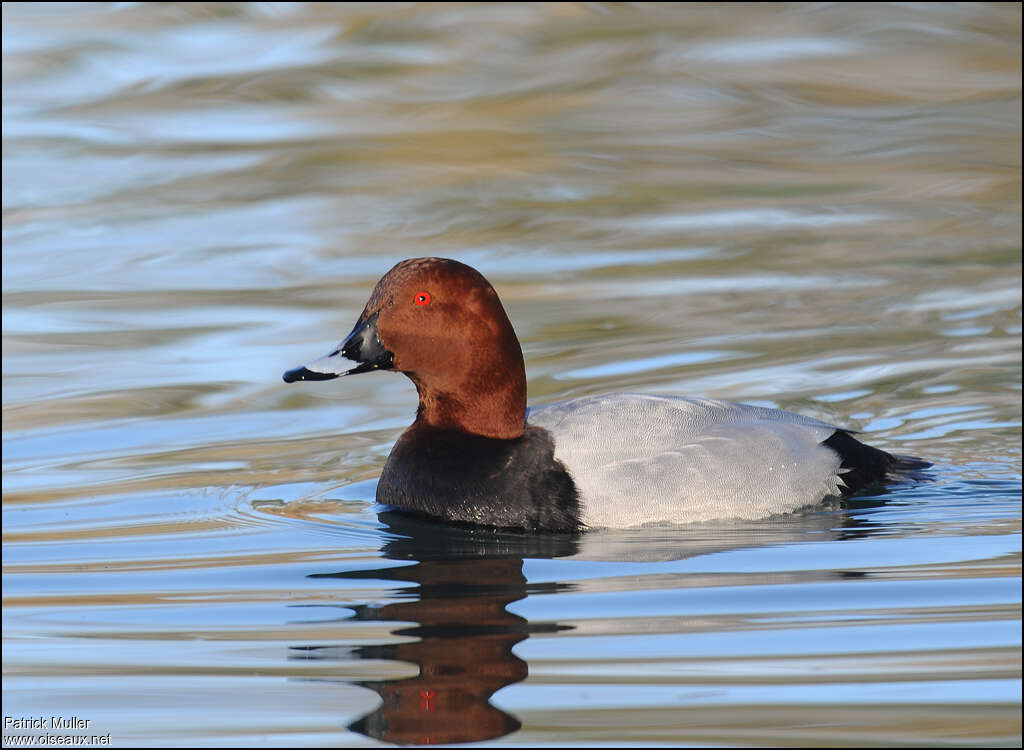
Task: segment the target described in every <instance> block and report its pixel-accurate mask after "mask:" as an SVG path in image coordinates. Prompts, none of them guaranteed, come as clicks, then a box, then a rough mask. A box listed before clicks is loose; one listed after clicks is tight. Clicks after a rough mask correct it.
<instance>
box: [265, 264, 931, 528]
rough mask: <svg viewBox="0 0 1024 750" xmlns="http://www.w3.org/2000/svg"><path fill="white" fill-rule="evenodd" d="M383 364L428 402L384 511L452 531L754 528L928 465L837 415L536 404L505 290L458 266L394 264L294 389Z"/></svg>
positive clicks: (406, 439) (393, 459)
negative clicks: (711, 523) (857, 434)
mask: <svg viewBox="0 0 1024 750" xmlns="http://www.w3.org/2000/svg"><path fill="white" fill-rule="evenodd" d="M353 363H354V364H355V366H354V367H352V364H353ZM374 370H397V371H399V372H401V373H403V374H405V375H406V376H407V377H408V378H409V379H410V380H412V382H413V383H414V384H415V385H416V390H417V392H418V394H419V408H418V409H417V411H416V420H415V421H414V422H413V423H412V425H411V426H410V427H409V428H408V429H406V430H405V432H404V433H402V435H401V437H399V439H398V441H397V442H396V443H395V445H394V448H392V450H391V453H390V455H389V456H388V459H387V463H386V464H385V465H384V470H383V472H382V473H381V476H380V481H379V482H378V484H377V502H379V503H381V504H383V505H388V506H392V507H394V508H398V509H400V510H404V511H410V512H415V513H421V514H425V515H428V516H433V517H438V518H441V519H445V520H447V521H451V522H462V523H471V524H483V525H489V526H496V527H506V528H519V529H529V530H538V531H556V532H572V533H574V532H578V531H582V530H584V529H586V528H591V527H613V528H626V527H631V526H639V525H643V524H652V523H691V522H697V521H708V520H713V519H725V518H739V519H755V518H762V517H766V516H770V515H773V514H777V513H786V512H791V511H795V510H798V509H800V508H804V507H806V506H809V505H814V504H816V503H820V502H822V501H823V500H826V499H829V498H842V497H847V496H849V495H851V494H853V493H855V492H857V491H858V490H860V489H863V488H864V487H867V486H869V485H872V484H876V483H879V482H883V481H886V480H887V479H893V478H900V477H901V476H904V475H906V474H907V472H909V471H912V470H914V469H917V468H921V467H923V466H927V465H928V464H927V463H925V462H922V461H919V460H917V459H912V458H909V457H902V456H893V455H890V454H889V453H886V452H885V451H881V450H878V449H877V448H872V447H870V446H868V445H865V444H863V443H861V442H859V441H858V440H857V439H856V438H854V437H853V435H852V434H851V433H850V431H848V430H844V429H842V428H840V427H836V426H834V425H831V424H828V423H827V422H822V421H819V420H817V419H812V418H809V417H804V416H801V415H799V414H794V413H791V412H787V411H782V410H780V409H770V408H765V407H760V406H751V405H748V404H740V403H733V402H729V401H720V400H716V399H706V398H682V397H670V396H651V395H644V394H634V393H609V394H604V395H597V396H587V397H584V398H577V399H572V400H570V401H564V402H561V403H555V404H550V405H545V406H537V407H533V408H531V409H529V411H528V410H527V406H526V368H525V366H524V364H523V353H522V349H521V348H520V346H519V340H518V339H517V337H516V334H515V331H514V330H513V328H512V324H511V322H509V318H508V315H507V314H506V313H505V309H504V308H503V307H502V305H501V301H500V300H499V299H498V295H497V293H496V292H495V291H494V287H492V286H491V284H490V283H489V282H488V281H487V279H485V278H484V277H483V275H481V274H480V273H479V272H478V271H477V270H476V269H474V268H471V267H470V266H467V265H465V264H463V263H460V262H458V261H455V260H449V259H446V258H412V259H409V260H404V261H402V262H401V263H399V264H398V265H396V266H395V267H394V268H392V269H391V270H390V271H388V272H387V273H386V274H385V275H384V276H383V277H382V278H381V280H380V281H379V282H378V283H377V286H376V287H375V288H374V290H373V293H372V294H371V295H370V300H369V301H368V302H367V303H366V307H365V308H364V309H363V312H362V314H361V315H360V316H359V320H358V321H357V322H356V325H355V327H354V328H353V329H352V332H351V333H349V335H348V336H346V337H345V339H344V341H342V342H341V344H339V345H338V347H337V348H335V349H334V350H333V351H331V353H330V354H328V355H327V356H325V357H322V358H320V359H317V360H315V361H313V362H310V363H308V364H306V365H303V366H301V367H297V368H295V369H292V370H289V371H288V372H286V373H285V374H284V380H285V382H288V383H292V382H296V381H300V380H330V379H332V378H337V377H339V376H342V375H356V374H359V373H364V372H372V371H374Z"/></svg>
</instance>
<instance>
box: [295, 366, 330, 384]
mask: <svg viewBox="0 0 1024 750" xmlns="http://www.w3.org/2000/svg"><path fill="white" fill-rule="evenodd" d="M283 377H284V382H286V383H295V382H296V381H299V380H334V379H335V378H336V377H338V376H337V375H336V374H334V373H333V372H313V371H312V370H307V369H306V368H305V367H296V368H295V369H294V370H289V371H288V372H286V373H285V374H284V375H283Z"/></svg>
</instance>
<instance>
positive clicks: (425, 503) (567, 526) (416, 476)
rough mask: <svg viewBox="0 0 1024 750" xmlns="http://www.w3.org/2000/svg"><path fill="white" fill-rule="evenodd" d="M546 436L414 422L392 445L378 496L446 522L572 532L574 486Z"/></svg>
mask: <svg viewBox="0 0 1024 750" xmlns="http://www.w3.org/2000/svg"><path fill="white" fill-rule="evenodd" d="M554 447H555V446H554V441H553V440H552V438H551V434H550V433H549V432H548V431H547V430H545V429H543V428H540V427H533V426H529V425H528V426H527V427H526V431H525V432H524V433H523V436H522V437H519V438H516V439H514V440H499V439H494V438H485V437H480V436H479V435H470V434H468V433H465V432H459V431H456V430H440V429H435V428H433V427H425V426H423V425H420V424H414V425H413V426H412V427H410V428H409V429H408V430H406V431H405V432H404V433H403V434H402V436H401V437H400V438H399V439H398V442H397V443H395V447H394V448H392V449H391V455H390V456H388V461H387V464H386V465H385V466H384V471H383V473H382V474H381V477H380V482H379V483H378V485H377V502H379V503H382V504H384V505H391V506H394V507H396V508H401V509H402V510H408V511H414V512H417V513H424V514H426V515H429V516H435V517H438V518H444V519H446V520H448V521H459V522H463V523H474V524H485V525H489V526H499V527H505V528H519V529H533V530H543V531H562V532H576V531H579V530H580V528H581V524H580V504H579V498H578V495H577V492H576V485H575V483H574V482H573V480H572V477H570V476H569V473H568V472H567V471H566V470H565V467H564V466H563V465H562V464H561V463H560V462H559V461H557V460H556V459H555V455H554Z"/></svg>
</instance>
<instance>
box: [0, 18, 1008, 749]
mask: <svg viewBox="0 0 1024 750" xmlns="http://www.w3.org/2000/svg"><path fill="white" fill-rule="evenodd" d="M1020 87H1021V6H1020V5H1019V4H1002V5H964V4H955V5H954V4H949V5H946V4H943V5H908V4H903V5H861V4H839V5H743V6H738V5H724V6H723V5H682V6H673V5H661V4H651V5H638V6H630V5H608V6H605V5H601V4H583V5H576V4H563V3H552V4H531V5H517V4H511V5H490V4H483V5H463V4H452V5H445V4H433V5H415V4H401V5H389V6H385V5H377V4H363V5H360V4H344V5H341V4H338V5H335V4H322V5H302V4H271V5H233V4H225V5H205V4H181V5H177V4H116V5H102V4H81V5H79V4H73V5H57V6H50V5H34V4H19V3H14V4H5V5H4V9H3V233H4V234H3V567H4V579H3V604H4V606H3V639H4V640H3V669H4V680H3V701H4V715H5V716H9V717H12V718H13V719H27V718H30V717H44V719H45V722H46V726H43V727H39V726H36V727H34V728H33V727H29V728H25V727H14V728H11V727H10V726H8V727H6V728H5V730H4V741H5V744H8V745H10V744H13V743H15V742H17V741H19V740H17V739H15V736H21V735H44V734H49V735H69V734H75V735H78V734H81V735H83V736H84V735H89V736H91V735H97V736H109V739H110V741H111V743H112V744H114V745H122V746H127V745H135V744H142V745H241V746H248V745H252V744H270V745H281V744H284V745H309V744H316V745H359V744H364V745H376V744H381V743H410V744H426V743H454V742H464V741H474V740H475V741H489V744H502V743H505V744H513V745H522V744H535V745H545V744H552V743H554V744H568V745H576V746H591V745H595V744H670V745H679V744H745V745H758V744H763V745H780V744H790V745H808V746H818V745H823V744H824V745H837V744H857V745H866V744H885V745H893V744H930V745H936V744H944V743H946V744H951V745H972V744H973V745H1019V744H1020V737H1021V719H1020V704H1021V682H1020V679H1021V668H1020V654H1021V651H1020V645H1021V619H1020V602H1021V588H1020V586H1021V582H1020V572H1021V558H1020V552H1021V536H1020V534H1021V523H1020V519H1021V500H1020V491H1021V479H1020V468H1021V431H1020V415H1021V89H1020ZM429 254H433V255H443V256H449V257H454V258H458V259H460V260H462V261H464V262H468V263H470V264H472V265H474V266H476V267H478V268H479V269H480V270H481V271H482V272H483V273H484V274H485V275H487V276H488V277H489V278H490V279H491V281H492V282H493V283H494V284H495V286H496V288H497V290H498V292H499V294H500V295H501V296H502V299H503V301H504V302H505V306H506V308H507V309H508V311H509V314H510V317H511V318H512V320H513V323H514V325H515V327H516V330H517V332H518V334H519V337H520V339H521V341H522V344H523V348H524V353H525V357H526V361H527V368H528V373H529V388H530V399H531V403H534V404H538V403H545V402H549V401H554V400H559V399H563V398H567V397H572V396H579V395H584V394H590V393H601V392H605V391H611V390H632V391H640V392H649V393H666V394H678V395H684V394H686V395H707V396H715V397H721V398H729V399H735V400H741V401H747V402H751V403H756V404H765V405H772V406H779V407H783V408H788V409H792V410H796V411H800V412H802V413H806V414H809V415H812V416H816V417H819V418H823V419H827V420H830V421H833V422H835V423H837V424H840V425H844V426H847V427H851V428H855V429H859V430H862V431H863V432H864V433H865V439H866V440H867V441H868V442H871V443H872V444H875V445H878V446H879V447H882V448H886V449H888V450H891V451H896V452H899V453H909V454H913V455H918V456H923V457H926V458H927V459H929V460H931V461H933V462H934V464H935V466H934V469H933V476H932V481H929V482H924V483H920V484H917V485H907V486H899V487H893V488H891V489H890V490H889V491H888V492H887V493H886V494H882V495H877V496H872V497H862V498H858V499H856V500H854V501H852V502H850V503H848V504H847V505H846V506H845V507H842V508H836V507H830V508H821V509H818V510H814V511H809V512H806V513H801V514H798V515H793V516H786V517H780V518H773V519H768V520H765V521H762V522H743V523H740V522H728V521H723V522H720V523H710V524H702V525H696V526H691V527H678V528H669V527H659V528H647V529H633V530H626V531H618V532H610V531H594V532H591V533H588V534H586V535H584V536H583V537H580V538H568V537H558V536H552V537H543V536H540V537H538V536H520V535H516V534H510V533H501V534H498V533H492V532H486V531H482V530H476V531H473V530H466V529H451V528H446V527H443V526H440V525H434V524H430V523H426V522H422V521H418V522H417V521H411V520H409V519H405V518H402V517H401V516H389V515H388V514H386V513H380V511H381V509H380V508H378V507H376V506H374V504H373V497H374V488H375V480H376V477H377V475H378V473H379V471H380V468H381V466H382V464H383V461H384V459H385V457H386V456H387V453H388V451H389V449H390V446H391V444H392V442H393V441H394V439H395V437H396V436H397V435H398V434H399V432H400V431H401V429H402V428H403V427H404V426H405V425H407V424H408V423H409V422H410V421H411V418H412V415H413V411H414V408H415V391H414V389H413V388H412V386H411V385H410V384H409V382H408V381H406V380H405V379H404V378H402V377H401V376H398V375H394V374H369V375H363V376H360V377H357V378H346V379H345V380H343V381H335V382H331V383H308V384H307V383H303V384H298V385H285V384H284V383H282V382H281V379H280V375H281V373H282V372H283V371H284V370H285V369H287V368H289V367H292V366H295V365H297V364H300V363H302V362H304V361H308V360H309V359H310V358H311V357H313V356H318V355H320V354H322V353H324V352H326V351H327V350H328V349H329V347H331V346H332V345H334V344H335V343H337V341H338V340H340V338H341V336H342V335H344V334H345V333H346V332H347V331H348V330H349V328H350V327H351V325H352V323H353V321H354V320H355V318H356V316H357V315H358V313H359V312H360V310H361V309H362V306H363V304H364V302H365V301H366V298H367V296H368V294H369V291H370V289H371V288H372V286H373V284H374V282H375V281H376V279H377V278H378V277H379V276H380V275H381V274H383V273H384V272H385V271H386V270H387V269H388V268H390V267H391V265H392V264H394V263H395V262H397V261H398V260H400V259H402V258H405V257H409V256H416V255H429ZM442 355H443V353H442ZM53 717H67V718H68V719H70V717H78V718H79V719H81V720H83V721H85V720H87V721H88V722H89V725H88V727H87V728H85V729H81V728H79V729H76V730H72V729H68V728H67V727H63V728H62V727H60V726H58V724H59V722H57V721H56V720H55V719H54V718H53Z"/></svg>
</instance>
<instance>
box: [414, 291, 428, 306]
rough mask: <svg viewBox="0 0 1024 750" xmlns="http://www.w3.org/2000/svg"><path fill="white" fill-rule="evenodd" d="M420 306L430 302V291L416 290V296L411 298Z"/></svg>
mask: <svg viewBox="0 0 1024 750" xmlns="http://www.w3.org/2000/svg"><path fill="white" fill-rule="evenodd" d="M412 301H413V302H415V303H416V304H417V305H419V306H420V307H426V306H427V305H429V304H430V292H416V296H415V297H413V298H412Z"/></svg>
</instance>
